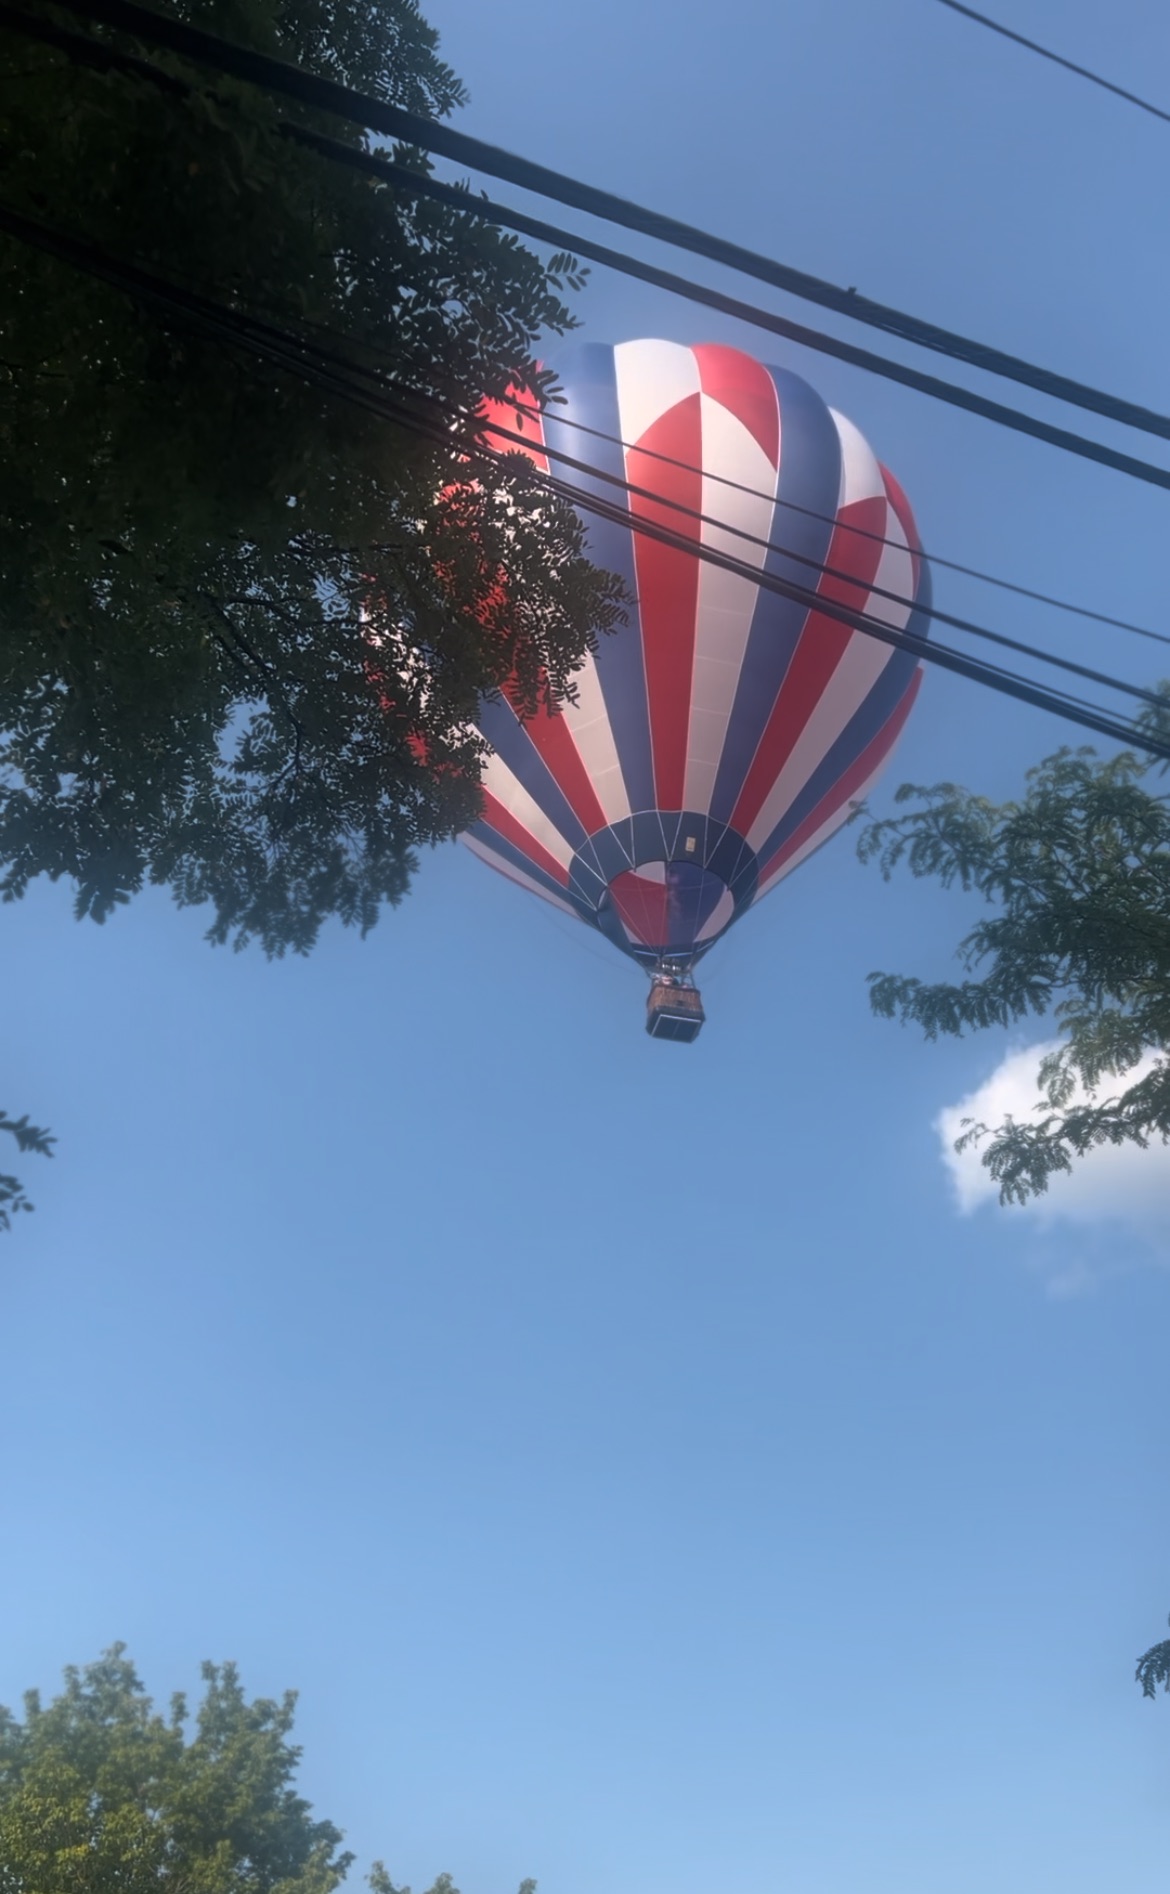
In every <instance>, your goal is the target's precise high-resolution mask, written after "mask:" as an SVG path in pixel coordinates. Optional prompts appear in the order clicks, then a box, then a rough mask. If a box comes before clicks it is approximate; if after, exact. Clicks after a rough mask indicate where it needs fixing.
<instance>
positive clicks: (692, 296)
mask: <svg viewBox="0 0 1170 1894" xmlns="http://www.w3.org/2000/svg"><path fill="white" fill-rule="evenodd" d="M61 4H62V5H64V6H69V7H71V8H72V9H73V10H74V11H75V12H87V11H88V10H89V9H88V5H87V0H61ZM128 5H129V0H94V6H95V7H100V8H101V9H103V11H106V10H113V11H118V12H120V11H125V10H126V8H127V6H128ZM129 10H130V11H131V12H132V13H134V14H135V15H137V14H139V13H145V9H142V8H138V7H134V6H130V7H129ZM24 17H25V16H23V15H21V14H20V13H19V12H18V11H17V10H16V9H13V8H12V7H10V6H7V5H0V21H4V22H6V23H8V24H12V25H15V26H17V28H18V30H23V29H22V27H21V22H22V20H23V19H24ZM147 17H148V18H149V19H151V20H156V19H159V18H160V17H161V16H158V15H154V14H149V15H147ZM162 24H163V25H164V26H165V27H166V28H167V29H168V31H169V30H170V28H172V27H173V28H174V29H175V31H176V33H178V34H180V35H187V34H188V33H191V32H194V31H195V29H193V28H187V27H186V26H183V25H182V24H181V23H180V22H175V21H163V22H162ZM36 26H37V29H38V30H37V32H36V37H42V38H46V37H48V36H47V35H44V34H42V33H40V31H39V22H37V23H36ZM66 37H69V36H66V35H63V34H61V33H60V32H57V33H56V34H55V35H54V37H53V40H52V43H53V44H54V45H57V46H58V47H61V46H62V43H63V40H64V39H65V38H66ZM196 37H197V39H199V40H200V41H202V40H205V39H210V38H211V36H210V35H206V34H196ZM83 43H84V42H83ZM212 43H213V45H214V46H223V47H226V50H227V51H228V52H229V53H233V54H235V53H238V54H239V55H240V58H241V61H242V62H243V63H244V64H245V65H250V63H251V62H254V61H255V60H262V56H261V55H259V54H255V55H253V54H251V53H245V52H244V51H243V49H240V48H232V47H230V46H228V45H227V42H223V41H213V42H212ZM138 63H139V64H141V63H144V62H138ZM213 63H215V62H213ZM219 63H221V64H222V63H223V62H219ZM262 63H263V64H264V65H265V67H267V66H269V65H271V66H274V67H275V68H276V69H277V71H278V73H280V74H285V75H288V74H291V75H293V76H294V77H295V78H296V79H298V80H305V81H306V82H309V83H310V84H311V85H312V86H314V87H316V86H324V87H326V89H330V88H332V90H335V91H336V90H340V91H341V92H342V93H345V94H346V96H353V97H356V98H361V97H362V96H363V95H360V94H353V95H349V94H348V93H346V88H338V87H335V86H334V84H333V82H332V81H327V80H321V81H318V80H316V79H314V78H313V77H312V75H310V74H305V73H301V72H299V70H298V69H297V68H295V67H289V66H284V65H283V64H281V62H279V61H270V60H262ZM224 69H225V70H226V69H227V67H226V66H225V67H224ZM243 76H245V77H248V76H250V72H246V73H244V74H243ZM285 89H287V88H285ZM368 103H369V105H370V106H371V108H377V110H378V111H379V112H382V111H385V112H390V113H396V112H398V109H399V108H398V107H395V106H383V105H382V103H381V102H380V101H378V100H370V101H368ZM336 109H340V108H336ZM407 116H408V117H409V116H410V115H409V114H407ZM418 123H419V124H420V125H422V126H427V125H431V124H432V121H431V120H426V119H424V120H419V121H418ZM280 129H281V130H282V131H283V132H284V133H285V135H286V136H288V137H290V138H293V139H295V140H296V141H297V142H298V143H300V144H303V145H306V146H309V147H311V148H313V149H315V150H317V151H318V152H320V153H321V155H323V156H325V157H327V158H330V159H332V160H334V161H335V162H337V163H339V164H343V165H345V166H347V167H349V168H350V169H353V170H357V171H361V172H363V173H365V174H366V175H369V176H375V177H379V178H381V179H383V181H385V182H387V183H390V184H392V185H396V186H398V187H400V188H406V189H409V190H410V191H413V192H415V193H417V194H419V195H421V196H426V197H431V198H433V199H435V200H436V201H438V202H440V203H445V204H447V205H449V206H450V207H451V208H452V209H454V210H456V211H458V212H460V213H463V214H470V215H472V216H478V217H482V218H483V219H484V220H485V221H487V222H491V223H496V224H499V225H501V226H502V227H503V228H505V229H510V230H515V231H518V232H520V233H521V234H522V235H525V236H528V237H531V238H533V239H534V240H536V241H537V242H541V243H547V244H550V245H552V246H553V247H555V248H557V249H568V250H571V251H572V252H574V253H575V254H577V255H579V256H582V257H588V258H589V259H590V261H592V262H595V263H599V264H601V265H602V266H603V267H605V268H608V269H613V270H617V271H619V272H621V273H622V274H624V275H627V276H631V277H634V278H635V279H637V280H638V281H640V282H644V283H649V284H651V285H653V286H654V287H656V288H659V289H664V290H666V291H667V292H668V293H670V294H672V295H676V296H681V297H685V298H686V299H687V300H689V301H691V302H695V303H698V304H700V305H702V306H703V307H705V308H708V309H715V310H717V311H718V312H719V313H720V314H722V315H726V316H730V317H732V318H734V319H735V320H737V321H740V322H745V323H748V324H750V325H752V326H753V327H755V328H758V329H763V330H765V331H767V332H768V333H770V334H773V335H779V336H783V337H784V339H785V340H786V341H790V342H795V343H797V344H799V345H800V346H801V347H803V348H808V349H812V350H815V351H816V352H818V353H819V354H822V355H829V356H832V357H833V358H835V359H836V360H838V361H843V362H847V363H849V364H850V365H851V366H852V367H855V368H860V369H862V370H863V371H865V372H866V373H869V374H874V375H880V376H882V377H884V378H885V379H886V380H888V381H893V382H897V383H899V384H900V385H901V386H903V387H907V388H913V389H914V390H915V391H916V392H918V393H920V394H925V395H929V396H930V397H932V398H933V399H934V400H938V401H943V402H946V403H947V404H948V405H950V406H951V407H956V408H960V409H962V410H964V411H965V412H966V413H969V414H977V415H979V416H980V417H981V418H982V419H984V420H988V421H992V422H994V423H996V424H997V425H998V426H1000V427H1005V428H1009V429H1011V430H1012V431H1013V432H1015V433H1018V434H1025V435H1028V436H1029V437H1030V438H1032V439H1034V440H1039V441H1043V442H1045V443H1046V444H1047V445H1048V446H1051V447H1057V448H1060V449H1061V450H1062V451H1064V452H1066V453H1071V454H1075V455H1077V456H1078V457H1079V458H1081V459H1084V460H1091V461H1094V462H1096V463H1097V464H1098V465H1100V466H1104V467H1111V468H1113V469H1114V471H1116V472H1118V473H1123V474H1127V475H1129V476H1130V477H1131V478H1132V479H1135V480H1141V481H1143V482H1145V483H1146V484H1147V485H1150V486H1156V487H1160V488H1162V489H1163V490H1167V491H1170V468H1165V467H1159V466H1157V465H1155V464H1154V463H1153V462H1151V461H1145V460H1139V459H1138V458H1136V457H1135V456H1134V455H1131V454H1125V453H1122V452H1120V451H1119V450H1118V449H1116V448H1113V447H1107V446H1105V445H1104V444H1103V443H1102V442H1099V441H1094V440H1090V439H1089V438H1088V437H1086V436H1085V435H1081V434H1074V433H1072V432H1071V431H1070V430H1069V429H1067V428H1062V427H1056V426H1054V425H1053V424H1052V423H1050V422H1047V421H1042V420H1039V419H1037V418H1036V417H1035V416H1033V415H1029V414H1025V413H1024V412H1023V411H1022V410H1020V409H1018V408H1011V407H1008V406H1006V405H1005V404H1004V403H1002V402H999V401H994V400H992V399H991V398H990V397H988V396H986V395H981V394H977V393H975V392H974V391H973V390H971V389H968V388H963V387H960V386H959V385H958V384H957V383H954V382H948V381H944V380H942V379H941V378H940V377H939V376H936V375H928V374H926V373H924V372H923V371H922V370H920V369H916V368H911V367H908V366H907V365H905V364H904V363H901V362H895V361H892V360H890V359H889V358H888V357H886V356H882V355H878V354H876V353H875V352H874V351H873V350H870V349H864V348H860V347H858V346H857V345H856V344H854V343H851V342H844V341H841V340H839V339H838V338H837V337H835V336H828V335H825V334H823V333H822V332H821V331H820V330H818V329H812V328H809V327H808V326H807V325H805V324H803V323H797V322H792V321H789V320H788V318H787V317H784V316H778V315H775V314H773V313H772V312H771V311H768V310H764V309H761V308H759V307H758V306H756V305H755V304H752V303H747V302H743V301H741V300H740V299H739V298H738V297H734V296H729V295H727V294H726V293H725V292H723V291H722V290H716V289H710V288H708V287H707V286H705V285H703V284H699V283H695V282H693V281H691V280H690V279H689V278H687V277H683V276H679V275H677V274H676V273H674V272H673V271H670V270H664V269H661V268H659V267H658V266H657V265H655V264H651V263H644V262H642V261H641V260H640V259H638V258H635V257H631V256H629V255H627V254H626V253H625V252H623V251H620V250H614V249H612V248H610V247H609V246H607V245H604V244H600V243H596V242H594V241H593V240H592V239H591V238H588V237H583V236H581V235H580V234H578V233H575V232H573V231H567V230H563V229H560V228H558V227H557V226H556V225H553V224H549V223H547V222H546V221H544V220H543V219H540V218H536V217H531V216H529V215H528V214H527V213H526V212H522V211H517V210H513V209H511V208H510V207H508V206H506V205H502V204H497V203H495V202H493V201H492V200H491V199H489V198H487V197H484V196H473V195H472V194H471V192H470V191H468V190H466V189H463V188H461V187H459V186H456V185H452V184H447V183H444V182H443V181H442V180H441V179H438V178H435V177H431V176H429V175H427V174H425V173H422V172H419V171H416V170H412V169H411V168H410V167H409V166H407V165H403V164H398V163H396V162H394V161H393V160H390V159H386V158H382V157H380V156H378V155H377V154H376V153H373V152H368V151H362V150H360V149H359V148H357V147H354V146H351V145H345V144H342V143H340V142H339V141H338V140H336V139H331V138H327V137H325V136H324V135H322V134H320V133H317V132H313V131H310V130H308V129H307V128H306V127H304V126H298V125H292V124H288V123H286V122H282V123H281V126H280ZM438 129H439V130H440V131H443V132H444V135H447V134H446V130H445V128H443V127H439V128H438ZM450 136H451V137H456V136H461V134H456V133H451V134H450ZM472 142H476V141H472ZM516 162H517V163H518V164H519V163H523V162H525V161H523V160H517V161H516ZM582 188H583V189H584V188H586V187H582ZM615 201H616V200H615ZM647 215H650V213H647ZM712 241H717V240H716V239H712ZM745 254H746V253H745ZM777 267H778V268H779V267H780V266H777ZM1101 399H1102V400H1103V401H1109V400H1110V399H1111V397H1108V396H1102V397H1101ZM1143 412H1144V411H1143ZM1153 418H1154V419H1157V420H1159V421H1161V420H1162V419H1163V417H1157V416H1156V417H1153ZM1165 425H1166V428H1167V429H1168V430H1170V420H1166V423H1165ZM1154 431H1157V430H1154Z"/></svg>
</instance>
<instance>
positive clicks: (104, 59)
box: [0, 0, 1170, 645]
mask: <svg viewBox="0 0 1170 1894" xmlns="http://www.w3.org/2000/svg"><path fill="white" fill-rule="evenodd" d="M944 4H945V0H944ZM978 17H982V16H978ZM0 25H7V26H11V27H14V28H15V29H16V30H17V31H21V32H24V33H26V34H28V35H29V36H31V37H34V38H37V39H40V40H42V41H43V42H44V43H46V44H47V45H50V46H53V47H54V48H55V49H56V50H58V51H61V52H64V53H65V54H66V55H67V56H68V57H69V58H72V59H75V60H77V61H79V62H81V63H84V64H88V65H92V66H94V67H95V68H96V69H98V70H99V71H100V70H110V69H114V70H117V71H121V72H125V73H127V74H131V75H133V76H134V77H136V78H144V79H146V80H148V81H149V82H151V83H152V84H155V85H157V86H159V87H161V88H162V89H164V90H166V91H168V92H171V93H174V94H177V95H182V96H186V95H188V94H189V93H190V87H189V86H188V85H187V84H186V83H185V82H184V81H183V80H181V79H178V78H176V77H175V76H174V75H173V74H171V73H168V72H165V71H164V70H163V69H162V67H161V66H157V65H154V64H153V63H151V62H150V61H149V60H145V59H139V58H136V57H135V56H134V55H133V54H130V53H124V52H120V51H118V50H117V49H116V48H114V47H112V46H110V45H109V44H108V43H106V42H105V41H102V40H97V39H94V38H92V37H90V36H89V35H85V34H81V33H75V32H69V31H67V30H66V29H65V28H62V27H60V26H57V25H55V24H53V23H52V22H51V21H49V20H47V19H34V18H32V17H31V16H30V15H27V14H24V13H22V12H20V11H18V10H17V9H16V8H13V7H11V6H8V5H7V4H4V3H3V0H0ZM281 129H282V131H283V132H284V133H285V134H286V135H287V136H289V137H291V138H294V139H296V140H297V141H298V142H300V143H302V144H305V145H308V146H311V147H312V148H314V149H316V150H318V151H319V152H321V153H322V155H324V156H326V157H329V158H334V159H336V158H337V157H339V156H342V157H344V158H347V159H349V158H352V157H353V156H354V153H353V150H352V148H351V147H348V146H343V145H339V144H338V142H337V140H335V139H329V138H324V137H321V136H319V135H318V134H316V133H312V132H307V131H306V130H305V129H304V128H303V127H301V126H296V125H292V124H289V123H288V122H287V121H282V123H281ZM360 155H361V156H362V157H363V158H364V157H366V156H368V155H369V154H360ZM364 168H365V166H364V164H363V169H364ZM404 170H405V168H404V167H401V166H395V165H391V164H389V163H386V162H384V161H381V160H379V161H376V171H375V175H384V174H386V173H389V172H393V173H394V179H393V181H395V182H402V181H404ZM407 175H408V177H409V181H410V182H411V183H413V184H414V185H416V186H417V184H418V182H419V180H418V175H417V174H416V173H414V172H410V173H409V174H407ZM450 189H451V187H449V186H445V187H443V195H444V198H445V200H446V201H448V202H451V201H453V200H452V199H451V198H450V197H448V192H449V191H450ZM459 196H460V197H461V198H466V196H467V193H466V192H462V193H460V194H459ZM455 207H456V208H459V209H463V208H465V206H464V204H463V203H458V204H457V205H456V206H455ZM553 234H554V235H555V236H556V238H557V240H558V243H559V246H560V247H561V248H564V247H565V244H566V243H568V244H570V245H577V246H578V247H579V242H580V240H579V239H578V238H576V237H575V236H572V235H571V234H570V233H567V232H556V233H553ZM312 326H314V327H317V325H312ZM319 332H323V333H325V334H329V335H335V332H334V331H330V330H324V331H320V330H319ZM344 339H345V340H347V341H348V342H349V343H350V345H351V346H357V347H361V348H364V349H370V350H371V352H377V353H382V354H386V353H387V351H385V350H377V349H376V348H375V346H374V345H372V344H370V343H368V342H365V341H362V340H358V339H356V338H344ZM514 405H516V407H517V409H518V411H523V412H527V413H529V414H531V415H533V416H535V415H536V414H537V413H538V412H539V411H538V410H537V409H535V408H528V409H525V407H524V404H523V403H522V402H519V401H517V402H516V403H515V404H514ZM558 418H559V419H560V422H561V425H562V426H566V427H572V428H575V429H577V430H578V431H579V432H581V433H584V434H588V435H590V436H591V437H592V438H593V439H595V440H602V441H605V442H606V443H607V444H609V445H611V446H616V447H621V448H622V449H623V451H628V446H629V443H627V442H625V441H622V440H620V439H619V438H618V436H616V435H612V434H607V433H605V432H604V431H603V430H602V429H600V428H591V427H588V426H587V425H586V424H585V423H584V422H583V421H579V420H576V419H570V418H569V417H568V416H560V417H558ZM639 451H640V452H641V453H642V454H643V455H644V456H645V457H646V458H647V459H652V460H655V461H658V462H660V463H661V464H663V465H666V466H673V467H678V468H681V469H683V471H685V472H689V473H695V472H697V471H699V470H698V469H696V468H694V467H691V466H689V465H688V464H687V463H686V462H683V461H679V460H677V459H675V458H674V457H673V456H671V455H669V454H663V453H660V452H656V451H655V450H653V449H649V448H641V449H640V450H639ZM703 477H704V479H706V480H709V481H714V482H717V483H718V484H719V485H720V486H724V487H727V488H728V489H729V490H732V491H735V492H738V493H744V494H747V495H749V496H750V497H751V498H754V499H771V500H772V501H773V504H774V505H776V506H778V507H783V508H785V509H786V510H787V511H789V512H793V513H798V514H801V515H803V516H804V517H805V518H807V519H816V520H821V521H823V522H824V523H826V524H831V525H835V526H836V527H837V528H838V530H843V531H847V532H849V533H851V534H853V535H855V536H856V537H857V538H861V539H868V540H872V541H875V542H876V543H878V544H881V545H887V546H888V545H893V544H894V543H895V542H894V541H892V540H889V539H886V538H884V537H883V535H881V534H880V533H872V532H869V531H867V530H866V529H865V528H864V527H860V526H854V525H850V524H848V523H847V522H843V521H840V520H836V519H834V518H833V516H831V515H829V514H826V513H819V512H817V511H816V509H815V508H812V507H806V506H801V505H800V504H799V503H798V502H797V501H795V500H788V499H781V498H780V497H779V496H778V495H768V494H764V493H762V492H760V491H759V490H758V489H757V488H754V487H749V486H746V485H745V484H744V483H743V482H741V481H737V480H731V479H729V478H728V476H727V475H725V474H715V473H711V472H709V471H705V470H704V474H703ZM925 556H926V557H927V558H929V560H930V563H931V565H933V566H937V567H939V568H941V569H944V570H946V571H948V572H957V573H960V574H962V576H963V577H964V578H969V579H976V580H978V581H979V582H980V583H981V584H983V585H991V586H995V587H996V588H997V589H998V590H1000V591H1004V592H1010V593H1012V594H1014V595H1015V596H1016V597H1018V598H1026V599H1030V600H1032V601H1033V602H1034V603H1036V604H1040V605H1047V606H1050V607H1052V608H1053V609H1054V610H1056V611H1061V612H1068V613H1070V614H1072V615H1073V616H1075V617H1077V618H1084V619H1088V620H1090V621H1091V622H1092V623H1094V624H1099V625H1107V626H1110V627H1112V628H1113V629H1114V630H1117V631H1126V632H1130V633H1132V634H1133V635H1134V636H1135V637H1138V638H1146V639H1149V640H1151V641H1153V642H1155V643H1158V644H1163V645H1170V637H1168V636H1167V635H1166V633H1165V632H1160V631H1153V630H1151V629H1150V628H1149V627H1148V626H1145V625H1135V624H1134V623H1133V622H1132V621H1131V620H1129V619H1125V618H1115V617H1112V616H1110V614H1109V613H1108V612H1098V611H1094V610H1092V608H1091V607H1089V606H1086V605H1075V604H1073V603H1072V602H1071V601H1070V600H1068V599H1060V598H1056V597H1054V596H1053V595H1052V594H1051V593H1049V592H1038V591H1036V590H1035V589H1034V588H1033V587H1031V586H1026V585H1019V584H1017V583H1015V582H1014V581H1013V580H1011V579H1004V578H1001V577H999V576H998V575H996V574H994V573H990V572H984V571H982V570H981V569H980V568H978V567H977V566H969V565H963V564H962V563H960V561H958V560H955V559H946V558H944V557H943V556H942V554H941V553H939V552H937V551H935V550H933V549H932V550H931V551H930V552H929V553H927V554H926V555H925Z"/></svg>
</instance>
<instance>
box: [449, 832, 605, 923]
mask: <svg viewBox="0 0 1170 1894" xmlns="http://www.w3.org/2000/svg"><path fill="white" fill-rule="evenodd" d="M467 833H468V835H471V836H474V838H475V840H476V841H477V842H478V843H479V844H480V847H481V848H485V849H487V851H488V853H489V854H491V855H496V856H498V857H499V859H500V860H501V861H504V862H508V863H509V864H510V866H511V867H513V868H518V869H519V870H520V873H521V874H522V875H527V876H528V879H529V880H530V881H534V882H536V884H537V886H538V887H541V888H544V889H545V890H546V891H547V892H548V893H549V894H551V895H555V896H556V899H557V900H558V901H563V902H564V903H565V904H566V905H569V904H571V902H572V896H571V895H570V893H569V890H568V889H567V888H566V887H565V885H564V883H563V882H560V881H556V880H554V878H553V876H552V875H550V874H548V873H547V872H546V871H545V870H544V869H543V868H540V867H538V865H537V864H536V862H534V861H533V860H532V858H531V856H529V855H526V854H525V853H524V850H523V849H522V848H517V847H516V844H515V843H514V842H508V841H505V839H504V837H503V836H502V835H501V834H500V833H499V832H498V830H496V829H493V828H492V826H491V823H490V822H486V821H484V820H482V819H481V820H480V821H478V822H473V823H472V825H471V827H470V828H469V829H468V831H467ZM582 918H584V917H582Z"/></svg>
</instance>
